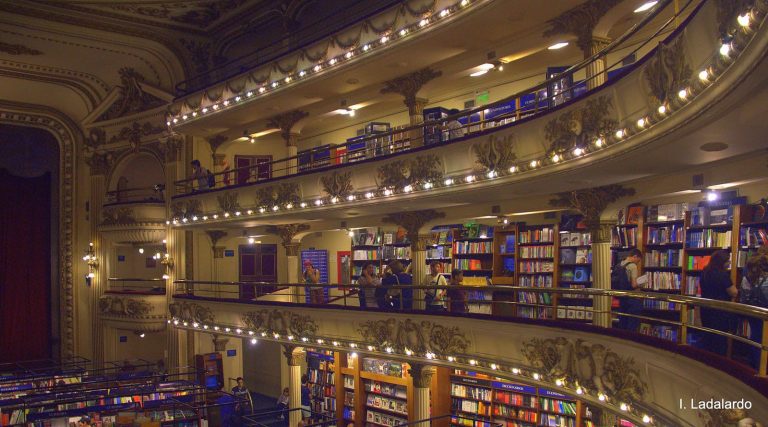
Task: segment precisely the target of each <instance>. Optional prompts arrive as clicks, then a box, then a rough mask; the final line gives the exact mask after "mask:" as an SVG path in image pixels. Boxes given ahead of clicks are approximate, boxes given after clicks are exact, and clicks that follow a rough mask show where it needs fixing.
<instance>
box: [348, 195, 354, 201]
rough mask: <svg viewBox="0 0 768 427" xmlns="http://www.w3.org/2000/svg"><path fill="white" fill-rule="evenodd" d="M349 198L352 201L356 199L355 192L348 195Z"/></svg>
mask: <svg viewBox="0 0 768 427" xmlns="http://www.w3.org/2000/svg"><path fill="white" fill-rule="evenodd" d="M347 200H348V201H350V202H351V201H353V200H355V195H354V194H350V195H349V196H347Z"/></svg>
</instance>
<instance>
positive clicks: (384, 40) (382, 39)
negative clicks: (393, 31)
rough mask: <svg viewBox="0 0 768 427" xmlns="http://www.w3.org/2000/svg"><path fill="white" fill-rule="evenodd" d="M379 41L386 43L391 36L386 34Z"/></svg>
mask: <svg viewBox="0 0 768 427" xmlns="http://www.w3.org/2000/svg"><path fill="white" fill-rule="evenodd" d="M379 41H380V42H381V44H384V43H386V42H388V41H389V37H387V36H384V37H382V38H380V39H379Z"/></svg>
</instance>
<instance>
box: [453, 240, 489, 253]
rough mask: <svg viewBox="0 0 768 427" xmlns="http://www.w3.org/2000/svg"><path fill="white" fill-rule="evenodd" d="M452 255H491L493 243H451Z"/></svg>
mask: <svg viewBox="0 0 768 427" xmlns="http://www.w3.org/2000/svg"><path fill="white" fill-rule="evenodd" d="M453 253H454V254H490V253H493V242H469V241H460V242H453Z"/></svg>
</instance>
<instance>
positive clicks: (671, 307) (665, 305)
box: [643, 300, 680, 311]
mask: <svg viewBox="0 0 768 427" xmlns="http://www.w3.org/2000/svg"><path fill="white" fill-rule="evenodd" d="M643 308H647V309H651V310H666V311H677V310H680V304H678V303H674V302H669V301H653V300H643Z"/></svg>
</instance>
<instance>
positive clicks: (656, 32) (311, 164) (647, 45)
mask: <svg viewBox="0 0 768 427" xmlns="http://www.w3.org/2000/svg"><path fill="white" fill-rule="evenodd" d="M706 3H707V2H706V1H700V2H695V1H694V0H690V1H688V2H687V3H685V4H684V5H683V6H682V7H680V9H679V10H677V11H676V12H672V13H671V17H670V18H668V19H663V20H661V21H662V22H661V23H660V24H659V25H658V26H657V27H654V28H651V29H650V30H649V28H648V27H649V25H650V24H651V23H652V22H654V20H655V19H656V18H658V17H659V16H660V15H661V14H662V12H664V11H667V10H668V9H669V8H671V7H672V4H673V2H672V1H665V2H662V3H659V5H657V6H656V7H655V9H654V10H653V11H652V12H651V13H650V14H649V15H648V16H646V17H645V18H644V19H643V20H642V21H641V22H639V23H638V24H636V25H634V26H633V27H632V28H630V29H629V30H628V31H627V32H626V33H625V34H623V35H622V36H621V37H619V38H618V39H616V40H614V41H613V42H612V43H611V44H610V45H609V46H607V47H606V48H605V49H603V50H602V51H600V52H598V53H596V54H595V55H593V56H591V57H590V58H587V59H585V60H583V61H581V62H580V63H578V64H576V65H573V66H572V67H570V68H568V69H567V70H565V71H563V72H562V73H560V74H557V75H555V76H554V77H552V78H550V79H547V80H545V81H544V82H542V83H540V84H537V85H535V86H533V87H530V88H528V89H525V90H522V91H520V92H518V93H516V94H513V95H511V96H509V97H507V98H505V99H502V100H500V101H497V102H494V103H491V104H488V105H484V106H482V107H478V108H475V109H471V110H468V111H464V112H461V113H460V114H457V115H453V116H448V117H446V118H443V119H440V120H432V121H426V122H424V123H421V124H419V125H414V126H404V127H401V128H399V129H396V130H391V131H388V132H383V133H377V134H373V135H369V136H365V137H360V138H359V139H356V140H354V141H350V142H344V143H341V144H338V145H334V146H324V147H321V148H316V149H313V150H309V151H306V152H302V153H301V154H299V155H297V156H292V157H287V158H282V159H277V160H273V161H272V162H269V163H262V164H258V165H253V166H248V167H242V168H237V169H229V170H226V171H222V172H218V173H214V174H212V177H211V178H210V179H209V178H208V177H207V176H202V175H200V176H196V177H192V178H189V179H183V180H179V181H176V182H175V187H176V188H175V194H176V195H177V196H175V197H178V196H183V195H187V194H192V193H199V192H206V191H212V190H218V189H227V188H235V187H242V186H248V185H253V184H258V183H264V182H268V181H272V180H275V179H284V178H287V177H291V176H296V175H301V174H306V173H313V172H319V171H323V170H327V169H330V168H336V167H339V166H345V165H352V164H357V163H358V162H362V161H370V160H373V159H376V160H379V159H385V158H388V157H390V156H394V155H397V154H401V153H404V152H413V151H416V150H422V149H430V148H435V147H438V146H443V145H446V144H451V143H455V142H459V141H463V140H466V139H469V138H472V137H475V136H478V135H481V134H484V133H487V132H491V131H495V130H499V129H503V128H507V127H510V126H515V125H518V124H520V123H523V122H527V121H529V120H531V119H533V118H535V117H539V116H541V115H543V114H545V113H547V112H549V111H552V110H553V109H555V108H558V109H559V108H561V107H562V106H567V105H570V104H572V103H573V102H575V101H577V100H580V99H582V98H584V97H586V96H587V95H589V94H591V93H592V92H594V91H595V90H596V89H599V88H600V87H601V85H600V84H599V83H600V81H601V80H602V79H604V78H605V77H606V76H608V75H609V73H610V74H611V76H610V78H609V80H610V81H615V80H618V79H620V77H621V76H623V75H625V74H627V73H629V72H631V71H634V70H635V69H636V68H637V67H639V66H641V65H642V64H643V63H644V62H645V61H646V60H647V59H648V58H650V57H652V56H653V55H654V54H655V53H656V51H657V48H656V47H655V43H657V42H659V41H661V40H660V39H661V37H662V36H663V35H665V34H668V35H667V36H666V38H665V39H664V40H663V43H667V42H669V41H670V40H673V39H674V38H675V37H677V36H678V35H679V34H680V33H681V32H682V30H683V29H684V28H686V26H687V25H688V24H689V23H690V22H691V21H692V20H693V19H694V18H695V17H696V16H698V15H699V12H700V10H701V9H702V7H703V6H704V5H705V4H706ZM762 5H763V3H762V1H761V0H758V1H757V2H756V4H755V6H754V7H753V8H750V9H747V10H746V11H745V12H749V13H750V14H751V15H750V16H752V20H753V23H754V22H755V21H757V20H760V19H762V15H763V13H764V12H763V10H762V9H763V8H762ZM683 18H684V20H683V21H682V22H680V21H681V20H682V19H683ZM678 23H679V24H678ZM734 26H735V28H738V24H737V23H735V22H734ZM641 30H643V31H646V32H647V33H649V35H647V36H643V39H642V40H641V41H637V40H633V37H634V36H637V35H638V34H639V32H640V31H641ZM723 37H724V38H726V39H729V38H730V37H731V36H730V35H724V36H723ZM729 46H730V45H729ZM642 51H647V52H646V53H645V54H644V55H643V56H642V58H639V60H637V61H636V62H634V63H633V64H632V65H629V66H623V64H624V62H625V61H626V60H628V59H630V58H632V59H635V58H636V57H637V55H638V54H639V53H640V52H642ZM720 53H721V52H713V53H712V54H711V61H710V62H711V63H717V58H718V55H720ZM609 55H616V59H614V60H613V62H611V63H610V64H607V65H606V66H605V68H604V69H603V71H601V72H599V73H596V74H594V75H590V74H592V73H589V72H588V68H591V67H594V66H596V63H597V62H600V65H599V67H600V69H602V67H603V61H604V60H605V59H606V58H607V57H608V56H609ZM577 74H579V75H581V74H586V75H587V77H586V78H585V79H584V80H582V81H576V80H575V79H576V75H577ZM591 86H594V87H592V88H591V89H588V87H591ZM672 101H673V100H669V102H672ZM511 105H514V107H510V106H511ZM667 108H669V107H667ZM649 124H650V123H649ZM625 136H626V135H622V136H620V137H618V136H616V137H615V136H614V135H599V138H598V139H599V140H601V141H602V144H598V143H596V144H598V145H597V146H598V148H599V147H601V146H602V147H604V146H607V145H609V144H610V143H611V142H615V141H614V140H620V139H622V138H623V137H625ZM592 142H594V141H587V142H585V144H591V143H592ZM416 147H418V148H416ZM571 149H573V150H577V149H578V150H579V152H578V153H577V154H574V155H572V153H571V152H570V151H568V152H565V150H566V149H564V150H563V152H551V153H546V154H547V155H546V156H545V159H548V160H549V159H550V158H552V156H554V155H558V156H559V159H567V158H571V157H574V156H575V157H578V156H580V155H583V154H587V153H588V152H590V151H591V150H592V148H591V147H588V146H586V145H585V146H583V147H568V148H567V150H571ZM574 153H576V152H575V151H574ZM559 159H557V158H556V157H555V160H554V161H553V163H557V161H558V160H559ZM539 163H541V162H539ZM537 166H539V165H538V164H537ZM537 166H530V165H529V162H528V160H526V161H521V162H519V163H518V164H516V165H515V166H513V167H514V168H515V170H516V171H525V170H528V169H532V168H535V167H537ZM264 171H269V173H264ZM498 173H502V174H503V173H506V171H498Z"/></svg>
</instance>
